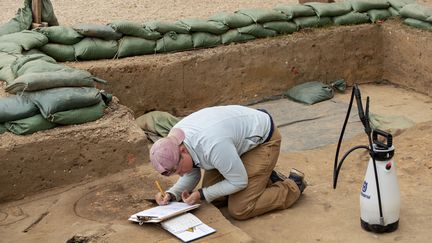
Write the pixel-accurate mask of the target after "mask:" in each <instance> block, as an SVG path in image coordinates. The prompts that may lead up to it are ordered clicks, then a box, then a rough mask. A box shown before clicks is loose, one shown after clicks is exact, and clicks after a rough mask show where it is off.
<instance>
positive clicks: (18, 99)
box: [0, 95, 39, 123]
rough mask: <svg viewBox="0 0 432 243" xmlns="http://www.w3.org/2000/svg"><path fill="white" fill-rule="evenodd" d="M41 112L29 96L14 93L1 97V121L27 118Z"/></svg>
mask: <svg viewBox="0 0 432 243" xmlns="http://www.w3.org/2000/svg"><path fill="white" fill-rule="evenodd" d="M38 113H39V110H38V108H37V107H36V106H35V105H34V104H33V102H31V101H30V100H29V99H28V98H27V97H23V96H19V95H13V96H8V97H4V98H0V123H4V122H7V121H14V120H18V119H22V118H27V117H30V116H33V115H36V114H38Z"/></svg>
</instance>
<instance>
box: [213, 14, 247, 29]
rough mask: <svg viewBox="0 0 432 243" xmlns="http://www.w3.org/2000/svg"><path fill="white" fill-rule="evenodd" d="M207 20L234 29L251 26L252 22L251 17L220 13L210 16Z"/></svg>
mask: <svg viewBox="0 0 432 243" xmlns="http://www.w3.org/2000/svg"><path fill="white" fill-rule="evenodd" d="M209 20H212V21H217V22H220V23H222V24H224V25H227V26H228V27H230V28H232V29H235V28H241V27H245V26H248V25H251V24H252V23H253V22H254V21H253V20H252V18H251V17H249V16H247V15H244V14H241V13H228V12H220V13H217V14H215V15H212V16H210V18H209Z"/></svg>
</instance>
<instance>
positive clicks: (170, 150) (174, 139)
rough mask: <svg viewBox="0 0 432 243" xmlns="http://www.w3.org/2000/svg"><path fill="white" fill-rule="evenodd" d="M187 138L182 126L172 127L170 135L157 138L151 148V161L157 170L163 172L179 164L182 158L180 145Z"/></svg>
mask: <svg viewBox="0 0 432 243" xmlns="http://www.w3.org/2000/svg"><path fill="white" fill-rule="evenodd" d="M184 139H185V134H184V132H183V130H181V129H180V128H172V129H171V131H170V132H169V134H168V136H167V137H165V138H161V139H159V140H157V141H156V142H155V143H154V144H153V146H152V147H151V148H150V162H151V163H152V165H153V167H154V168H155V170H157V171H158V172H159V173H162V172H164V171H167V170H171V169H172V168H174V166H176V165H177V163H178V161H179V158H180V149H179V145H180V144H181V143H182V142H183V140H184Z"/></svg>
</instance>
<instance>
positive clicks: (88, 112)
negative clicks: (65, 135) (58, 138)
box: [49, 101, 106, 125]
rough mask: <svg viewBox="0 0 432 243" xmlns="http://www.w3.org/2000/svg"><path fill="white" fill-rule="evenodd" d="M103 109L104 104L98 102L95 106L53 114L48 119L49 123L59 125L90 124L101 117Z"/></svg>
mask: <svg viewBox="0 0 432 243" xmlns="http://www.w3.org/2000/svg"><path fill="white" fill-rule="evenodd" d="M105 108H106V105H105V103H104V102H103V101H100V102H99V103H98V104H96V105H92V106H88V107H84V108H80V109H73V110H68V111H60V112H57V113H54V114H52V115H51V116H50V117H49V121H51V122H54V123H56V124H61V125H73V124H82V123H86V122H92V121H96V120H97V119H99V118H101V117H103V115H104V110H105Z"/></svg>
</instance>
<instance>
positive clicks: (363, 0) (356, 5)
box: [349, 0, 390, 12]
mask: <svg viewBox="0 0 432 243" xmlns="http://www.w3.org/2000/svg"><path fill="white" fill-rule="evenodd" d="M349 2H350V3H351V6H352V9H353V10H354V11H356V12H366V11H368V10H371V9H387V8H388V7H389V6H390V4H389V3H388V2H387V0H350V1H349Z"/></svg>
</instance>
